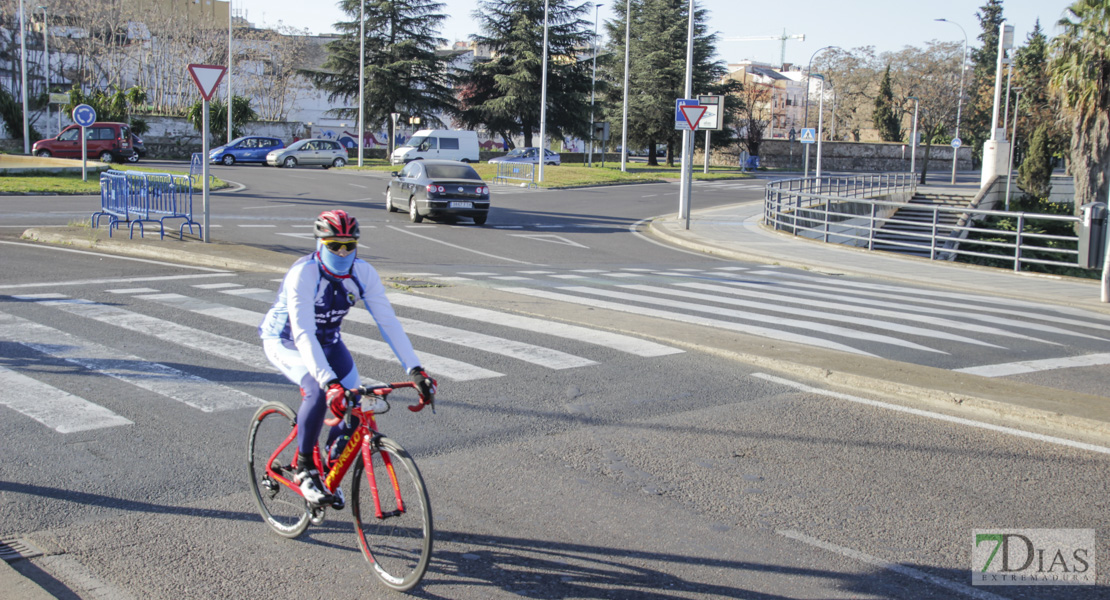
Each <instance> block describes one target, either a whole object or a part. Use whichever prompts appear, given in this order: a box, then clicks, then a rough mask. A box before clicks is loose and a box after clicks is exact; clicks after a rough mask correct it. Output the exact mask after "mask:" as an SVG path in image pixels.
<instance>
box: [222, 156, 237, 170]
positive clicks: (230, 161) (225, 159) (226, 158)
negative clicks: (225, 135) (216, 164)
mask: <svg viewBox="0 0 1110 600" xmlns="http://www.w3.org/2000/svg"><path fill="white" fill-rule="evenodd" d="M220 162H222V163H224V166H227V167H230V166H231V165H233V164H235V157H234V156H232V155H230V154H225V155H224V157H223V158H221V159H220Z"/></svg>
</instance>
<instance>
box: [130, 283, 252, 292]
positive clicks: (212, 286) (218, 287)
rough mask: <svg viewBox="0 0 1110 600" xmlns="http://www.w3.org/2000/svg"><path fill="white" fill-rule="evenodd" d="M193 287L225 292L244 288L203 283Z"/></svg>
mask: <svg viewBox="0 0 1110 600" xmlns="http://www.w3.org/2000/svg"><path fill="white" fill-rule="evenodd" d="M193 287H195V288H197V289H200V290H224V289H228V288H239V287H243V285H242V284H240V283H202V284H199V285H194V286H193ZM151 291H158V290H151Z"/></svg>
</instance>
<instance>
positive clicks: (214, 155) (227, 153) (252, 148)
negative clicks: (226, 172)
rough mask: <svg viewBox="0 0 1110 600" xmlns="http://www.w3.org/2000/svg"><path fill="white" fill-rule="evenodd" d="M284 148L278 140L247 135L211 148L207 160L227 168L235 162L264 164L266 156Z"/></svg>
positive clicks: (283, 143)
mask: <svg viewBox="0 0 1110 600" xmlns="http://www.w3.org/2000/svg"><path fill="white" fill-rule="evenodd" d="M284 147H285V142H283V141H281V139H280V138H275V137H263V136H257V135H248V136H245V137H241V138H235V139H234V140H231V142H230V143H228V144H224V145H223V146H219V147H217V148H213V149H212V150H210V151H209V152H208V160H209V162H212V163H222V164H224V165H227V166H229V167H230V166H231V165H233V164H235V163H237V162H243V163H251V162H253V163H261V164H266V155H267V154H269V153H271V152H273V151H274V150H280V149H282V148H284Z"/></svg>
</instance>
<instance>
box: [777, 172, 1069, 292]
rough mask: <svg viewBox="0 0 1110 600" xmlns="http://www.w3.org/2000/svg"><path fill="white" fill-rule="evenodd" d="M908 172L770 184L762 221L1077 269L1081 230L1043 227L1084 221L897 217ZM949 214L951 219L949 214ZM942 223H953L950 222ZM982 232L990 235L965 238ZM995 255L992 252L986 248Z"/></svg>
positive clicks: (942, 211) (948, 209)
mask: <svg viewBox="0 0 1110 600" xmlns="http://www.w3.org/2000/svg"><path fill="white" fill-rule="evenodd" d="M915 180H916V178H915V177H913V176H911V175H910V174H892V175H860V176H854V177H822V178H821V180H819V181H818V180H817V179H816V178H813V177H810V178H799V179H785V180H780V181H775V182H771V183H769V184H767V188H766V192H765V196H764V215H763V222H764V224H766V225H768V226H770V227H773V228H774V229H776V230H780V231H789V232H791V233H793V234H794V235H799V236H803V237H807V238H811V239H818V240H821V241H824V242H828V243H838V244H846V245H851V246H856V247H859V248H867V249H868V250H874V249H875V245H876V242H877V241H880V243H881V244H883V245H885V246H894V247H901V248H906V249H913V250H915V251H919V252H923V253H924V252H925V251H927V252H928V255H929V258H930V259H933V260H954V259H955V258H956V257H957V256H965V257H977V258H987V259H996V260H1002V261H1012V262H1013V268H1014V271H1021V266H1022V265H1023V264H1039V265H1056V266H1064V267H1078V266H1080V265H1079V264H1078V263H1079V252H1078V250H1077V249H1076V248H1077V247H1078V242H1079V237H1078V235H1053V234H1049V233H1045V232H1044V227H1045V225H1047V224H1049V223H1060V222H1063V223H1071V224H1073V230H1074V224H1076V223H1079V222H1080V220H1081V219H1079V218H1078V217H1074V216H1068V215H1050V214H1041V213H1027V212H1007V211H997V210H984V209H977V208H969V207H953V206H941V205H932V206H929V205H914V206H915V207H916V208H919V209H920V210H922V211H931V213H932V218H931V222H930V223H923V222H922V221H919V220H914V221H909V220H905V219H898V218H896V216H895V214H896V213H897V212H898V210H899V209H901V208H905V207H907V206H910V204H909V200H910V198H912V197H913V196H914V194H915V192H916V190H917V186H916V181H915ZM945 217H949V218H948V219H946V218H945ZM989 217H1005V218H1008V220H1009V221H1010V222H1013V223H1014V224H1015V227H1014V229H1012V230H1011V229H1000V228H989V227H985V226H982V224H983V222H984V221H986V220H987V219H988V218H989ZM945 221H954V223H952V224H950V225H946V224H943V223H944V222H945ZM892 225H893V226H897V225H903V226H916V227H918V228H922V227H923V228H924V229H925V230H926V231H924V232H920V231H908V230H905V229H902V230H899V231H898V233H897V236H898V238H901V239H892V238H886V239H882V240H877V239H876V238H877V234H879V233H880V232H889V231H890V226H892ZM972 234H981V235H982V236H985V237H989V238H991V239H968V236H969V235H972ZM991 248H993V249H997V250H998V252H995V253H992V252H987V251H986V250H988V249H991Z"/></svg>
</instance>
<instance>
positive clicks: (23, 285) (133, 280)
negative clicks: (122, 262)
mask: <svg viewBox="0 0 1110 600" xmlns="http://www.w3.org/2000/svg"><path fill="white" fill-rule="evenodd" d="M2 243H3V242H0V244H2ZM232 275H235V273H229V272H227V271H220V272H218V273H206V274H204V275H167V276H164V277H127V278H124V279H78V280H76V281H49V282H43V283H13V284H8V285H0V289H7V290H12V289H20V288H38V287H66V286H72V285H100V284H109V283H138V282H141V281H172V280H175V279H197V278H204V277H230V276H232Z"/></svg>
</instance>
